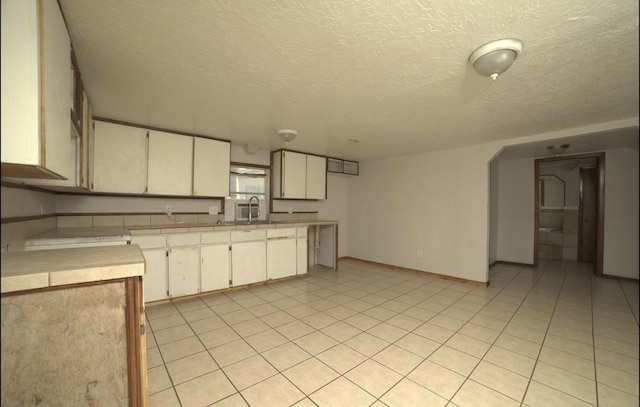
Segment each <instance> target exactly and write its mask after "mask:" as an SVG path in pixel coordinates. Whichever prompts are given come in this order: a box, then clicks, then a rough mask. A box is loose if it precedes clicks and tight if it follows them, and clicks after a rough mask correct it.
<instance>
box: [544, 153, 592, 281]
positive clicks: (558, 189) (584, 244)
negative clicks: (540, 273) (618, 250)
mask: <svg viewBox="0 0 640 407" xmlns="http://www.w3.org/2000/svg"><path fill="white" fill-rule="evenodd" d="M535 180H536V182H535V208H536V210H535V216H534V224H535V231H534V265H535V266H537V264H538V260H539V259H540V258H556V259H566V260H578V261H585V262H593V263H594V270H595V273H596V274H598V275H602V265H603V258H602V255H603V238H604V226H603V225H604V153H593V154H581V155H573V156H562V157H552V158H544V159H537V160H535ZM558 181H559V182H558Z"/></svg>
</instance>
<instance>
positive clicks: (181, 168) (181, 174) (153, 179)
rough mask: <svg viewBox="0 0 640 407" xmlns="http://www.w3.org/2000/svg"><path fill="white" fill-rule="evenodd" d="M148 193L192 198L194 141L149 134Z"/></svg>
mask: <svg viewBox="0 0 640 407" xmlns="http://www.w3.org/2000/svg"><path fill="white" fill-rule="evenodd" d="M148 168H149V178H148V192H149V193H150V194H160V195H191V188H192V179H193V174H192V171H193V137H188V136H182V135H177V134H173V133H165V132H162V131H155V130H149V166H148Z"/></svg>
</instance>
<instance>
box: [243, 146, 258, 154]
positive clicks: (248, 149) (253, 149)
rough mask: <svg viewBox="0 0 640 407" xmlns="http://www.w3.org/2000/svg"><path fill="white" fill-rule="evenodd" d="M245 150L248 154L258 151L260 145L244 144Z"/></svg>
mask: <svg viewBox="0 0 640 407" xmlns="http://www.w3.org/2000/svg"><path fill="white" fill-rule="evenodd" d="M244 151H245V152H246V153H247V154H255V153H257V152H258V146H257V145H255V144H245V145H244Z"/></svg>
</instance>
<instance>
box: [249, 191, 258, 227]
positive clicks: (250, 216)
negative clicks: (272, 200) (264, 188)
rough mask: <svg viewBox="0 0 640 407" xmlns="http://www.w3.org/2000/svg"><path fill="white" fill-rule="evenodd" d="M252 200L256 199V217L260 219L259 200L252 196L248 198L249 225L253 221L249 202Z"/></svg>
mask: <svg viewBox="0 0 640 407" xmlns="http://www.w3.org/2000/svg"><path fill="white" fill-rule="evenodd" d="M253 198H255V199H256V205H257V206H258V214H257V217H260V200H259V199H258V197H257V196H255V195H254V196H252V197H251V198H249V223H251V222H252V221H253V211H252V210H251V209H252V208H251V202H253Z"/></svg>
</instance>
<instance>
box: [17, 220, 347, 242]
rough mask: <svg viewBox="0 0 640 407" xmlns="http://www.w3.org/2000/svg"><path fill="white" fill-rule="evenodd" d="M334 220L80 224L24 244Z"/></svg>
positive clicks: (329, 221)
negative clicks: (102, 225)
mask: <svg viewBox="0 0 640 407" xmlns="http://www.w3.org/2000/svg"><path fill="white" fill-rule="evenodd" d="M337 224H338V221H335V220H307V221H274V222H264V221H262V222H258V223H252V224H247V223H239V222H223V223H221V224H217V223H172V224H166V225H152V226H128V227H122V226H113V227H107V226H105V227H81V228H56V229H50V230H47V231H45V232H43V233H40V234H38V235H35V236H30V237H28V238H27V239H26V241H25V246H35V245H42V244H52V243H54V242H55V244H63V243H79V242H88V241H91V242H113V241H122V240H125V241H130V240H131V235H150V234H157V233H185V232H211V231H214V230H221V231H222V230H246V229H272V228H286V227H298V226H312V225H337Z"/></svg>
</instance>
